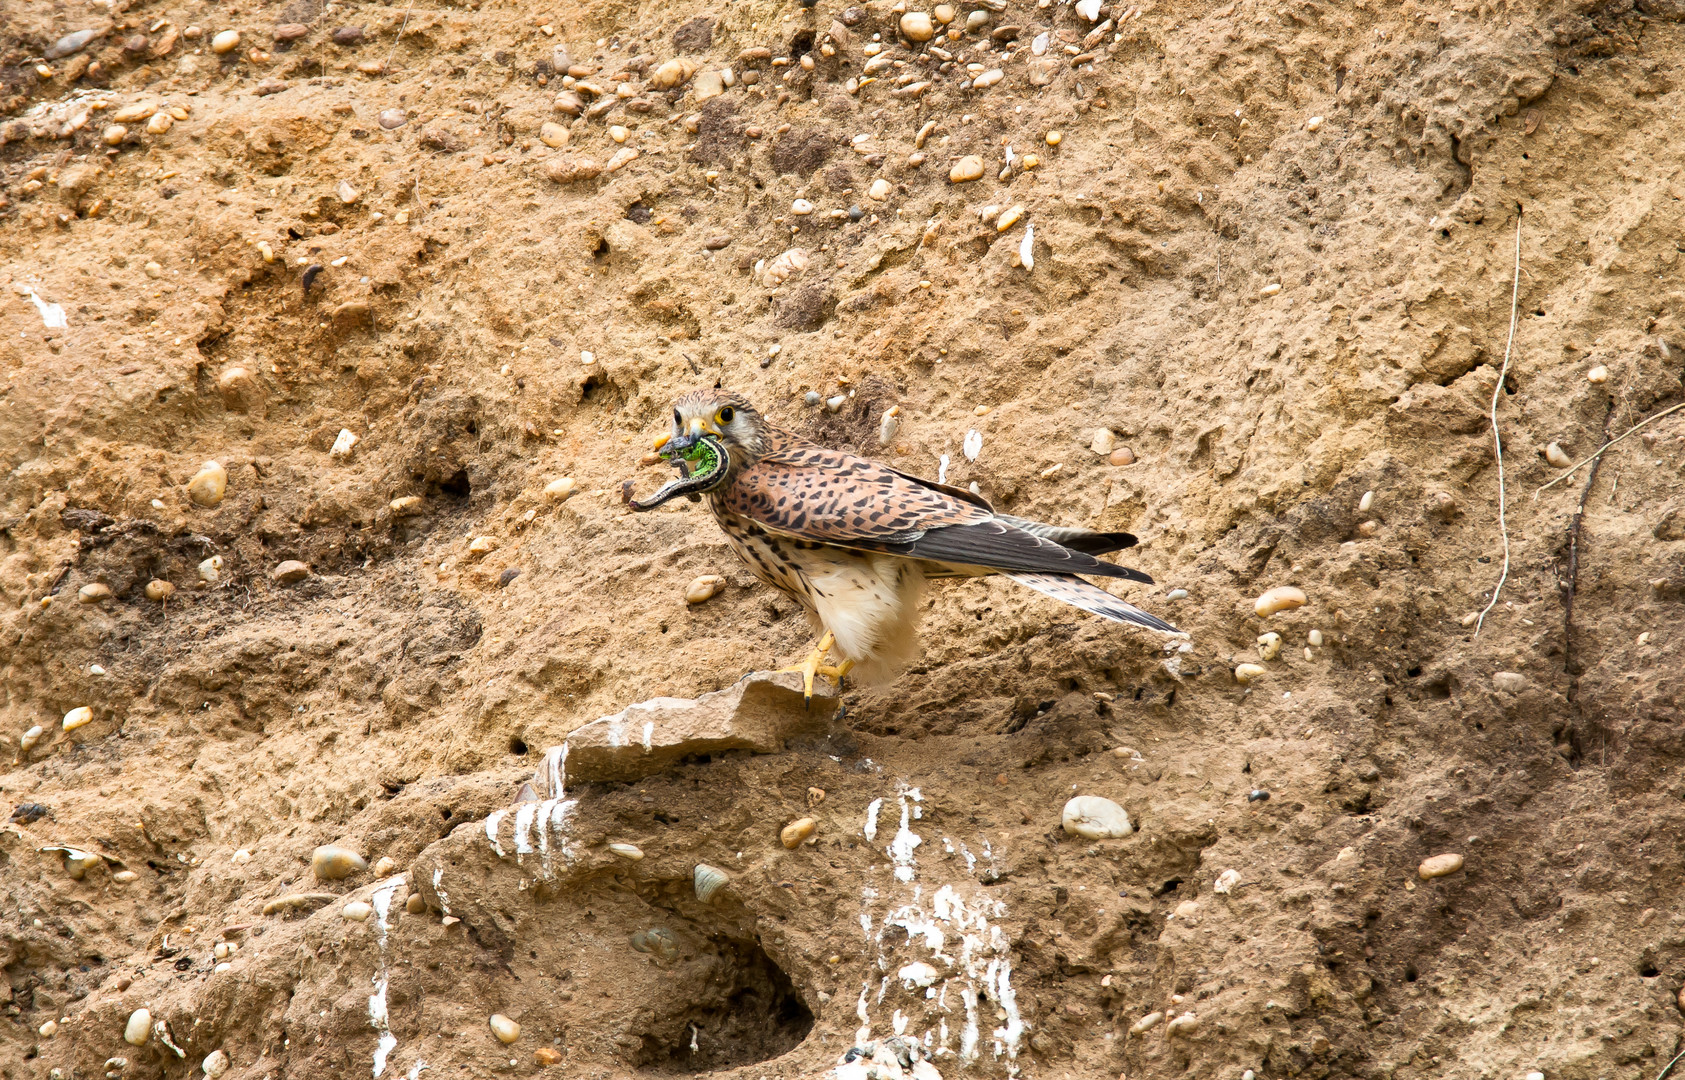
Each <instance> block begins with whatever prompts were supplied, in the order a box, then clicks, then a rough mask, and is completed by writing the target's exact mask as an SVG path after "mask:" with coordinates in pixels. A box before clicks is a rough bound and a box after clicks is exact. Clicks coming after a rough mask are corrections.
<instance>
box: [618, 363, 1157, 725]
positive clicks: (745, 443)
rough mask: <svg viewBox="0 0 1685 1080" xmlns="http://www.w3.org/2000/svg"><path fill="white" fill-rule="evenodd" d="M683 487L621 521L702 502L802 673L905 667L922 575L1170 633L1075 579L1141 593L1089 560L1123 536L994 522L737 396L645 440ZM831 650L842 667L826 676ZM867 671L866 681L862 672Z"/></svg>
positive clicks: (695, 400)
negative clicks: (754, 582) (999, 578)
mask: <svg viewBox="0 0 1685 1080" xmlns="http://www.w3.org/2000/svg"><path fill="white" fill-rule="evenodd" d="M655 448H656V449H657V450H659V451H661V452H662V455H663V456H665V457H668V458H671V459H672V460H673V461H674V462H675V463H677V464H678V465H679V468H680V471H681V472H682V473H684V474H685V475H683V476H681V477H680V478H679V479H677V480H674V481H673V482H672V483H669V484H668V485H667V486H666V487H664V488H662V489H661V490H660V491H658V492H656V493H655V494H654V495H652V496H651V497H649V498H648V499H644V500H634V501H632V504H631V505H632V508H633V509H634V510H653V509H655V508H656V507H657V506H660V505H661V504H663V503H665V502H667V501H669V500H671V499H674V498H677V497H678V496H680V495H688V496H690V497H691V499H692V500H695V499H697V498H699V497H700V496H702V495H706V496H707V497H708V503H709V506H710V507H711V508H712V509H713V512H714V520H716V521H718V522H719V525H720V528H721V529H722V530H723V531H724V532H725V535H726V539H727V540H729V541H730V543H731V546H732V548H733V549H735V550H736V552H737V554H738V555H739V556H741V557H742V559H743V561H744V562H746V563H748V564H749V568H750V570H752V571H753V572H754V574H755V576H756V577H758V578H760V579H761V580H762V581H764V582H766V583H767V584H768V585H771V586H772V587H773V588H775V589H778V590H780V591H782V592H785V593H788V594H789V595H790V596H792V597H794V598H795V599H796V600H797V601H798V602H799V603H800V604H801V605H802V607H803V608H804V609H805V610H806V612H807V615H808V620H809V622H811V623H813V624H814V630H815V632H816V633H818V632H821V631H822V632H823V636H822V637H821V638H820V640H819V642H818V644H817V645H815V646H814V649H813V651H812V653H811V654H810V655H809V656H808V658H807V660H806V661H805V662H804V663H802V664H801V665H800V666H799V667H797V668H793V669H790V670H796V671H800V672H802V675H803V682H804V685H805V687H806V689H807V694H808V696H809V697H812V696H813V681H814V677H815V676H816V675H826V676H830V677H832V678H836V679H838V680H840V679H841V678H842V676H843V675H846V674H847V673H848V672H849V670H850V669H852V668H853V667H854V666H855V665H856V664H859V665H862V667H863V670H864V673H865V674H866V675H868V676H873V675H876V676H879V677H884V676H888V675H890V674H893V673H894V672H895V671H897V670H899V669H900V668H901V667H902V666H904V665H905V664H906V663H907V662H908V661H910V660H911V659H913V658H914V656H915V654H916V650H917V644H918V643H917V634H918V619H919V606H920V605H919V599H920V596H921V594H922V590H923V586H924V582H925V580H926V579H927V578H934V577H981V576H984V575H987V574H1004V575H1006V576H1007V577H1009V578H1011V579H1012V580H1013V581H1016V582H1018V583H1019V584H1020V585H1028V586H1029V587H1030V588H1032V589H1036V590H1037V591H1039V592H1042V593H1045V594H1046V595H1048V596H1051V597H1053V598H1054V599H1056V600H1062V601H1064V602H1065V603H1067V604H1071V605H1073V606H1075V607H1079V608H1082V609H1083V610H1084V611H1091V612H1093V613H1094V614H1096V615H1100V616H1102V617H1104V618H1107V619H1111V620H1113V621H1115V622H1122V623H1131V624H1133V625H1135V626H1142V627H1145V628H1147V629H1149V630H1157V631H1159V632H1161V633H1167V634H1174V633H1177V632H1178V631H1177V630H1176V628H1175V627H1174V626H1171V625H1170V624H1169V623H1167V622H1165V621H1164V620H1163V619H1160V618H1158V617H1157V616H1156V615H1152V614H1149V613H1147V612H1145V611H1142V610H1141V609H1140V608H1137V607H1134V606H1133V605H1130V604H1126V603H1124V602H1123V601H1122V600H1120V599H1118V598H1117V597H1115V596H1113V595H1112V594H1111V593H1108V592H1106V591H1105V590H1104V589H1101V588H1100V587H1099V586H1096V585H1092V584H1090V583H1088V582H1086V581H1084V580H1083V579H1082V578H1080V577H1078V576H1077V575H1078V574H1087V575H1089V576H1092V577H1110V578H1122V579H1124V580H1126V581H1138V582H1142V583H1143V584H1148V585H1150V584H1152V580H1153V579H1152V578H1150V577H1148V576H1147V575H1146V574H1143V573H1141V572H1140V571H1139V570H1131V569H1129V568H1128V567H1125V566H1118V565H1117V564H1115V563H1109V562H1101V561H1100V560H1099V559H1097V558H1095V556H1096V555H1102V554H1105V553H1107V552H1111V551H1118V550H1120V549H1123V548H1127V547H1133V546H1134V544H1135V537H1133V536H1131V535H1130V534H1128V533H1122V532H1114V533H1102V532H1092V531H1090V530H1087V529H1072V528H1062V527H1060V526H1056V525H1043V524H1041V523H1040V522H1035V521H1028V520H1026V519H1024V518H1020V517H1013V516H1012V515H1010V514H1002V513H999V512H997V511H996V510H995V509H994V508H993V507H991V506H990V505H989V504H988V502H987V501H985V500H984V499H983V498H981V497H980V496H977V495H973V494H972V493H971V492H969V491H964V490H961V489H959V488H954V487H949V486H948V485H946V484H938V483H935V482H932V481H930V480H922V479H920V478H918V477H916V476H909V475H908V474H906V473H903V472H900V471H898V470H896V469H893V468H891V467H889V466H888V465H884V464H882V463H881V462H877V461H871V460H868V459H866V458H863V457H857V456H856V455H854V454H849V453H844V452H843V451H840V450H827V449H826V448H825V447H822V446H820V445H818V444H817V443H814V442H812V441H811V440H809V439H806V438H803V437H802V436H800V435H798V434H796V433H795V432H793V431H789V430H787V429H785V428H782V427H779V426H778V425H777V424H774V423H772V422H771V421H770V420H768V419H767V418H766V417H764V416H763V415H761V413H760V412H759V411H757V410H756V409H755V407H754V406H753V405H751V404H749V402H748V401H746V400H744V399H743V398H742V397H740V396H738V395H737V394H732V393H727V392H725V391H723V390H694V391H692V392H690V393H688V394H685V395H684V396H683V397H681V398H679V400H678V402H677V403H676V404H675V405H674V408H673V431H672V433H671V434H669V435H663V436H661V437H660V438H658V439H657V440H656V441H655ZM833 650H834V651H835V652H836V653H837V655H838V656H839V658H840V659H841V661H842V662H841V663H840V664H838V665H836V666H834V667H832V666H827V665H826V664H825V658H826V656H827V654H828V653H830V652H831V651H833ZM874 669H875V670H874Z"/></svg>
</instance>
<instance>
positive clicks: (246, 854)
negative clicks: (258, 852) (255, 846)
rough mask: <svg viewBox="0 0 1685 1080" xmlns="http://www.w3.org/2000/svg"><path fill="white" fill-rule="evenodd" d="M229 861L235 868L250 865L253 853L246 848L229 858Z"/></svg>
mask: <svg viewBox="0 0 1685 1080" xmlns="http://www.w3.org/2000/svg"><path fill="white" fill-rule="evenodd" d="M228 861H229V862H231V863H233V864H234V865H235V866H239V865H241V864H243V863H249V862H251V861H252V853H251V852H250V851H247V850H246V849H245V848H241V849H240V850H239V851H236V852H235V853H234V854H232V855H230V856H229V857H228Z"/></svg>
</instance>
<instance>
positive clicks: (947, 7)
mask: <svg viewBox="0 0 1685 1080" xmlns="http://www.w3.org/2000/svg"><path fill="white" fill-rule="evenodd" d="M931 14H933V15H935V16H936V21H937V22H939V23H941V24H942V25H943V26H947V25H948V24H949V23H951V22H953V21H954V19H955V18H956V17H957V16H958V15H959V12H958V11H957V10H955V8H954V5H952V4H937V5H936V10H935V11H933V12H931Z"/></svg>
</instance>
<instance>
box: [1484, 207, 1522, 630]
mask: <svg viewBox="0 0 1685 1080" xmlns="http://www.w3.org/2000/svg"><path fill="white" fill-rule="evenodd" d="M1521 215H1522V211H1521V208H1520V207H1516V210H1515V280H1514V282H1513V283H1512V284H1511V286H1510V294H1509V341H1508V342H1507V343H1505V345H1504V366H1503V367H1502V368H1500V369H1499V371H1498V385H1497V386H1494V387H1493V388H1492V408H1491V418H1492V455H1493V457H1494V458H1496V459H1497V462H1498V533H1499V534H1500V535H1501V536H1502V537H1503V540H1504V569H1503V572H1502V573H1501V574H1499V575H1498V584H1497V587H1495V588H1494V589H1493V590H1492V600H1491V602H1490V603H1488V604H1487V605H1486V608H1485V610H1483V611H1482V612H1481V613H1480V617H1479V618H1478V619H1476V620H1475V621H1474V636H1475V637H1479V636H1480V631H1481V628H1482V627H1484V626H1485V624H1486V616H1487V615H1488V614H1490V613H1491V611H1492V609H1493V608H1495V607H1497V606H1498V594H1499V593H1501V592H1503V591H1504V582H1505V581H1508V580H1509V521H1508V519H1507V517H1506V516H1505V510H1506V509H1507V508H1506V506H1505V505H1504V439H1503V436H1502V435H1500V434H1499V433H1498V399H1499V397H1500V396H1501V395H1502V394H1503V392H1504V380H1505V379H1507V378H1509V358H1510V353H1511V352H1512V351H1513V350H1514V349H1515V321H1516V317H1517V315H1518V314H1519V313H1520V310H1521V306H1520V305H1521Z"/></svg>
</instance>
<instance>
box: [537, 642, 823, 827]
mask: <svg viewBox="0 0 1685 1080" xmlns="http://www.w3.org/2000/svg"><path fill="white" fill-rule="evenodd" d="M836 711H837V693H836V690H835V689H834V688H832V687H830V686H827V685H826V684H825V681H824V680H818V681H816V682H815V683H814V687H813V700H812V702H811V703H806V704H804V702H803V700H802V678H801V676H800V675H799V674H797V673H795V672H793V671H783V672H772V671H755V672H751V673H749V674H748V675H745V676H743V678H741V679H739V680H737V682H735V683H733V684H732V685H731V686H728V687H726V688H725V689H724V690H717V691H715V692H714V693H712V694H703V695H702V696H701V697H698V698H675V697H658V698H651V699H650V700H648V701H640V702H639V703H638V704H636V705H630V706H628V707H627V708H625V709H623V710H621V711H620V712H617V713H614V714H613V715H611V716H604V717H601V718H599V719H596V720H593V721H591V722H590V723H588V724H585V725H583V726H581V727H578V728H575V729H574V730H573V731H572V732H571V733H570V734H569V735H568V737H567V741H566V742H565V743H563V744H562V745H561V746H557V747H552V748H551V749H550V750H548V751H546V752H545V754H544V762H543V764H541V765H540V766H539V767H538V772H537V773H536V774H534V776H533V787H534V788H535V789H537V791H538V792H539V794H540V797H543V798H548V797H550V796H553V795H556V794H559V792H558V791H556V790H554V789H555V788H558V787H559V786H560V782H561V781H562V780H564V779H565V780H567V781H570V782H572V781H581V780H620V781H625V780H637V779H639V778H641V777H645V776H649V775H652V774H654V773H658V772H660V771H661V770H663V769H665V768H666V767H667V766H669V765H671V764H672V763H673V762H675V761H678V760H680V759H681V758H686V757H690V756H692V755H697V754H718V753H722V752H724V751H727V750H748V751H750V752H752V753H756V754H775V753H778V752H779V751H780V750H783V749H784V740H786V739H788V738H790V737H791V736H793V735H799V734H802V733H804V732H821V731H825V730H826V729H827V728H828V727H829V725H830V721H831V717H832V716H833V715H834V714H835V713H836ZM563 770H565V773H564V771H563Z"/></svg>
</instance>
